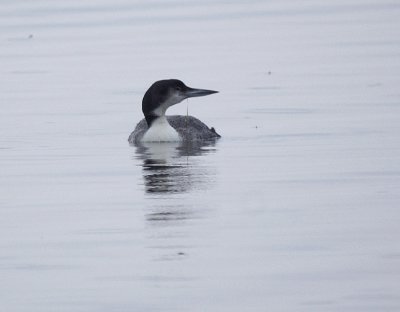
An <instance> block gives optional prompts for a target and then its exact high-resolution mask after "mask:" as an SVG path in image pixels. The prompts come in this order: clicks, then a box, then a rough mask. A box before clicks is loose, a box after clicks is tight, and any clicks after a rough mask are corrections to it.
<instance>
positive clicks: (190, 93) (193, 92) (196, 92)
mask: <svg viewBox="0 0 400 312" xmlns="http://www.w3.org/2000/svg"><path fill="white" fill-rule="evenodd" d="M213 93H218V91H213V90H205V89H193V88H189V87H188V88H187V89H186V90H185V91H184V94H185V96H186V97H187V98H190V97H196V96H205V95H210V94H213Z"/></svg>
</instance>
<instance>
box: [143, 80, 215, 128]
mask: <svg viewBox="0 0 400 312" xmlns="http://www.w3.org/2000/svg"><path fill="white" fill-rule="evenodd" d="M217 92H218V91H213V90H204V89H193V88H190V87H188V86H186V85H185V84H184V83H183V82H182V81H180V80H177V79H168V80H159V81H156V82H155V83H153V84H152V86H151V87H150V88H149V89H148V90H147V92H146V93H145V95H144V97H143V101H142V111H143V114H144V116H145V118H146V121H147V125H148V126H149V127H150V126H151V124H152V123H153V121H154V120H155V119H157V118H159V117H162V116H165V112H166V111H167V109H168V107H170V106H172V105H175V104H178V103H180V102H182V101H183V100H184V99H187V98H190V97H195V96H205V95H209V94H213V93H217Z"/></svg>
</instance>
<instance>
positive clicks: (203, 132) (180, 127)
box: [128, 115, 221, 143]
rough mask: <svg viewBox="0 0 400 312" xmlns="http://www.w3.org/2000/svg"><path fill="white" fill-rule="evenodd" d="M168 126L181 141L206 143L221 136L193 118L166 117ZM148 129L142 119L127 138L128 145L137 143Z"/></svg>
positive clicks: (180, 116) (144, 120)
mask: <svg viewBox="0 0 400 312" xmlns="http://www.w3.org/2000/svg"><path fill="white" fill-rule="evenodd" d="M166 117H167V120H168V122H169V124H170V125H171V126H172V127H173V128H174V129H175V130H176V131H177V132H178V133H179V135H180V137H181V138H182V141H208V140H213V139H218V138H220V137H221V136H220V135H219V134H218V133H217V132H216V131H215V129H214V128H209V127H208V126H207V125H206V124H204V123H203V122H201V121H200V120H199V119H197V118H195V117H193V116H182V115H173V116H166ZM147 129H148V126H147V122H146V119H144V118H143V119H142V120H141V121H140V122H139V123H138V124H137V125H136V127H135V130H133V132H132V133H131V135H130V136H129V138H128V141H129V143H138V142H140V140H141V139H142V138H143V135H144V134H145V133H146V131H147Z"/></svg>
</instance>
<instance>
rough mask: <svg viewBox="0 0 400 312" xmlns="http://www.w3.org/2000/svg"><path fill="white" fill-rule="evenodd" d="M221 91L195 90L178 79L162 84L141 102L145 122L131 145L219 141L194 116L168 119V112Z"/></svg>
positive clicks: (213, 131) (132, 135)
mask: <svg viewBox="0 0 400 312" xmlns="http://www.w3.org/2000/svg"><path fill="white" fill-rule="evenodd" d="M217 92H218V91H213V90H204V89H193V88H190V87H188V86H186V85H185V84H184V83H183V82H182V81H180V80H177V79H169V80H159V81H156V82H155V83H153V85H152V86H151V87H150V88H149V89H148V90H147V92H146V93H145V95H144V97H143V101H142V111H143V114H144V117H145V118H144V119H142V120H141V121H140V122H139V123H138V124H137V125H136V128H135V130H133V132H132V133H131V135H130V136H129V138H128V141H129V142H130V143H139V142H177V141H186V142H190V141H207V140H213V139H217V138H220V137H221V136H220V135H219V134H218V133H217V132H216V131H215V129H214V128H209V127H208V126H207V125H205V124H204V123H203V122H201V121H200V120H199V119H197V118H195V117H192V116H178V115H174V116H165V112H166V111H167V109H168V108H169V107H170V106H172V105H175V104H178V103H180V102H181V101H183V100H184V99H187V98H190V97H197V96H205V95H209V94H213V93H217Z"/></svg>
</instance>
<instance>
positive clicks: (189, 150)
mask: <svg viewBox="0 0 400 312" xmlns="http://www.w3.org/2000/svg"><path fill="white" fill-rule="evenodd" d="M215 143H216V142H215V141H214V140H213V141H205V142H204V141H202V142H169V143H150V142H141V143H138V144H136V154H137V157H138V158H139V159H142V160H143V179H144V184H145V191H146V193H149V194H165V193H171V194H173V193H186V192H188V191H190V190H193V189H202V188H205V187H206V186H207V182H208V179H209V176H210V172H209V171H210V169H209V168H207V166H199V165H197V162H196V161H194V159H197V158H194V157H193V156H201V155H205V154H207V153H211V152H214V151H215ZM192 157H193V158H192Z"/></svg>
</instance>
